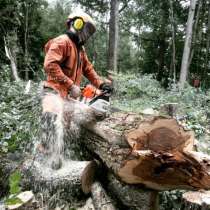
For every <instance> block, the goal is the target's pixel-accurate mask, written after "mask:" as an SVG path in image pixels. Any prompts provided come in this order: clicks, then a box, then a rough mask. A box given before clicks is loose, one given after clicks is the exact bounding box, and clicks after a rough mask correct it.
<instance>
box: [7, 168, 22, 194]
mask: <svg viewBox="0 0 210 210" xmlns="http://www.w3.org/2000/svg"><path fill="white" fill-rule="evenodd" d="M20 181H21V174H20V172H19V171H15V172H13V173H12V174H10V177H9V187H10V190H9V192H10V194H18V193H20V192H21V188H20V186H19V185H20Z"/></svg>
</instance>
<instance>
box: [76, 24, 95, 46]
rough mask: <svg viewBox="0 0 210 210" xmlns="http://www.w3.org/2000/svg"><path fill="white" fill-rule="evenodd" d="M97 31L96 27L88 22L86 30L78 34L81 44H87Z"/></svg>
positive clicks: (85, 26)
mask: <svg viewBox="0 0 210 210" xmlns="http://www.w3.org/2000/svg"><path fill="white" fill-rule="evenodd" d="M95 31H96V28H95V26H94V25H93V24H92V23H90V22H86V23H85V25H84V28H83V29H82V30H81V31H80V32H79V34H78V37H79V40H80V43H85V42H86V41H87V40H88V39H89V38H90V37H91V36H92V35H93V34H94V33H95Z"/></svg>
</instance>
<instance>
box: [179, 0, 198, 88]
mask: <svg viewBox="0 0 210 210" xmlns="http://www.w3.org/2000/svg"><path fill="white" fill-rule="evenodd" d="M196 2H197V0H191V1H190V8H189V14H188V20H187V28H186V38H185V45H184V52H183V56H182V64H181V72H180V79H179V87H180V89H182V88H183V87H184V84H185V82H186V80H187V74H188V71H189V69H188V63H189V58H190V50H191V44H192V34H193V22H194V21H193V20H194V15H195V8H196Z"/></svg>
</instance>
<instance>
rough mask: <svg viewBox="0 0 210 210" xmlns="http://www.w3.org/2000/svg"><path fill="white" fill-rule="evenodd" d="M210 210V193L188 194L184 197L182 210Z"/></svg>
mask: <svg viewBox="0 0 210 210" xmlns="http://www.w3.org/2000/svg"><path fill="white" fill-rule="evenodd" d="M188 209H194V210H209V209H210V191H197V192H186V193H184V194H183V196H182V206H181V210H188Z"/></svg>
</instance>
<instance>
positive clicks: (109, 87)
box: [99, 82, 114, 93]
mask: <svg viewBox="0 0 210 210" xmlns="http://www.w3.org/2000/svg"><path fill="white" fill-rule="evenodd" d="M99 89H100V90H102V91H103V92H107V93H112V92H113V90H114V88H113V86H112V85H111V84H109V83H107V82H104V83H102V84H101V85H100V87H99Z"/></svg>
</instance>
